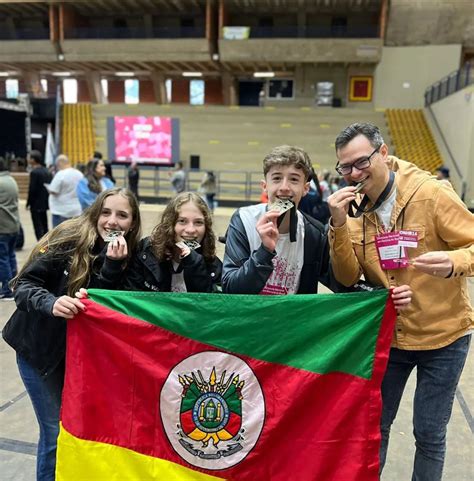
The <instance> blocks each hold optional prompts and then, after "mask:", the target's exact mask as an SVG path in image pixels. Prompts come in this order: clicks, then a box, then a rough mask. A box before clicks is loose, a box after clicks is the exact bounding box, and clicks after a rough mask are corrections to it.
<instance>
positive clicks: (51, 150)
mask: <svg viewBox="0 0 474 481" xmlns="http://www.w3.org/2000/svg"><path fill="white" fill-rule="evenodd" d="M55 161H56V144H55V142H54V135H53V130H52V129H51V124H48V130H47V132H46V148H45V153H44V162H45V164H46V167H51V166H52V165H54V163H55Z"/></svg>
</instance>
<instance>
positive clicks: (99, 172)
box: [94, 160, 105, 178]
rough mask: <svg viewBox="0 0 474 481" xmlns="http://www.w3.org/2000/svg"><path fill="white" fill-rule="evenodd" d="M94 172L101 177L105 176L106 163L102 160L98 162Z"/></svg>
mask: <svg viewBox="0 0 474 481" xmlns="http://www.w3.org/2000/svg"><path fill="white" fill-rule="evenodd" d="M94 174H95V175H96V176H97V177H99V178H102V177H105V164H104V162H103V161H102V160H99V162H97V165H96V167H95V169H94Z"/></svg>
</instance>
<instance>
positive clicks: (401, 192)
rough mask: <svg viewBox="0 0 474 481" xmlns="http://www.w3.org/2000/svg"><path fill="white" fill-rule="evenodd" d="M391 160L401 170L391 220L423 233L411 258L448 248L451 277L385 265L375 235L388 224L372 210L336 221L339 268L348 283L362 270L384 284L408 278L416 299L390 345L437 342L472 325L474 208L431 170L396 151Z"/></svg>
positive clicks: (333, 235) (334, 252)
mask: <svg viewBox="0 0 474 481" xmlns="http://www.w3.org/2000/svg"><path fill="white" fill-rule="evenodd" d="M388 164H389V165H390V168H391V169H392V170H393V171H394V172H396V176H395V183H396V188H397V195H396V200H395V206H394V208H393V211H392V217H391V227H392V229H394V230H401V229H403V230H414V231H417V232H418V247H416V248H408V249H407V251H408V257H409V258H411V259H412V258H414V257H416V256H418V255H420V254H423V253H425V252H430V251H448V254H449V257H450V258H451V260H452V261H453V264H454V271H453V273H452V275H451V276H450V277H449V278H447V279H443V278H439V277H434V276H431V275H428V274H424V273H423V272H421V271H418V270H416V269H415V268H414V267H412V266H409V267H407V268H405V269H395V270H389V271H383V270H382V269H381V267H380V264H379V259H378V255H377V250H376V248H375V242H374V236H375V235H376V234H377V233H378V232H382V223H381V222H380V221H379V219H378V218H376V216H375V214H374V213H373V212H372V213H369V214H363V215H362V216H360V217H359V218H357V219H355V218H349V217H348V219H347V222H346V224H345V225H343V226H341V227H339V228H332V227H331V228H330V235H329V243H330V248H331V262H332V266H333V269H334V274H335V276H336V278H337V279H338V280H339V281H340V282H342V283H343V284H344V285H347V286H349V285H352V284H354V283H355V282H356V281H357V280H359V278H360V276H361V275H362V274H364V276H365V278H366V280H368V281H370V282H371V283H373V284H377V285H384V286H385V287H395V286H400V285H403V284H408V285H409V286H410V287H411V289H412V291H413V297H412V302H411V304H410V306H409V307H408V308H407V309H405V310H403V311H401V312H400V314H399V315H398V318H397V323H396V327H395V334H394V338H393V342H392V346H394V347H397V348H399V349H407V350H426V349H437V348H440V347H443V346H447V345H448V344H451V343H452V342H454V341H455V340H456V339H458V338H459V337H461V336H462V335H464V334H465V333H466V332H467V330H468V329H469V328H472V324H473V311H472V306H471V302H470V300H469V294H468V289H467V280H466V277H468V276H472V275H474V215H473V214H471V213H470V212H469V211H468V210H467V208H466V206H465V205H464V204H463V203H462V201H461V200H460V198H459V197H458V195H457V194H456V193H455V192H454V190H453V189H452V188H451V187H450V186H448V185H446V184H445V183H442V182H439V181H437V180H436V179H435V178H434V177H433V176H431V175H430V174H429V173H428V172H425V171H422V170H420V169H418V168H417V167H416V166H414V165H413V164H411V163H409V162H406V161H403V160H399V159H397V158H396V157H392V156H389V157H388ZM364 245H365V248H364Z"/></svg>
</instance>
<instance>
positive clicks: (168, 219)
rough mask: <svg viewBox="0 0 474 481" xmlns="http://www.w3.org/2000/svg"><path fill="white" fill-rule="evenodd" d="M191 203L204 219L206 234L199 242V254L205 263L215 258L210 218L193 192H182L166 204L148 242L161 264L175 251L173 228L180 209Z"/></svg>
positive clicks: (214, 238) (205, 205)
mask: <svg viewBox="0 0 474 481" xmlns="http://www.w3.org/2000/svg"><path fill="white" fill-rule="evenodd" d="M188 202H192V203H193V204H194V205H195V206H196V207H197V208H198V209H199V210H200V211H201V213H202V215H203V217H204V226H205V227H206V232H205V234H204V238H203V240H202V241H201V254H202V256H203V257H204V259H205V260H206V261H207V262H212V261H213V260H214V258H215V256H216V237H215V235H214V231H213V229H212V216H211V213H210V212H209V208H208V207H207V204H206V203H205V202H204V200H203V199H202V197H200V196H199V195H197V194H195V193H194V192H182V193H181V194H178V195H177V196H176V197H174V198H173V199H171V200H170V201H169V202H168V205H167V206H166V208H165V210H164V211H163V215H162V217H161V221H160V223H159V224H158V225H157V226H156V227H155V228H154V229H153V232H152V233H151V235H150V241H151V246H152V250H153V253H154V254H155V256H156V258H157V259H158V260H159V261H160V262H162V261H165V260H167V259H169V258H170V256H171V255H172V253H173V252H174V251H175V250H176V246H175V244H176V234H175V232H174V228H175V226H176V223H177V222H178V217H179V211H180V209H181V207H182V206H183V205H184V204H186V203H188Z"/></svg>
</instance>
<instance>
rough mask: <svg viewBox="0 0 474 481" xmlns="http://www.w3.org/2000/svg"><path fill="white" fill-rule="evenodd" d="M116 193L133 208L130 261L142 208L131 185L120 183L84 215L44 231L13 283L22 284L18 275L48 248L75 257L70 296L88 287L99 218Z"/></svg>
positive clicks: (71, 269) (128, 244)
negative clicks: (103, 207)
mask: <svg viewBox="0 0 474 481" xmlns="http://www.w3.org/2000/svg"><path fill="white" fill-rule="evenodd" d="M112 195H121V196H123V197H125V198H126V199H127V200H128V202H129V204H130V208H131V210H132V219H133V223H132V229H131V230H130V231H129V232H128V233H127V234H126V236H125V239H126V241H127V247H128V259H127V262H128V260H129V259H130V257H131V255H132V254H133V253H134V252H135V250H136V246H137V245H138V241H139V240H140V238H141V218H140V209H139V206H138V201H137V199H136V197H135V196H134V195H133V193H132V192H130V191H129V190H128V189H123V188H121V187H116V188H113V189H108V190H105V191H103V192H102V193H101V194H99V196H98V197H97V199H96V200H95V202H94V203H93V204H92V205H91V206H90V207H89V208H88V209H87V210H86V211H84V212H83V213H82V214H81V215H80V216H78V217H75V218H73V219H69V220H66V221H64V222H62V223H61V224H59V225H58V226H57V227H56V228H54V229H53V230H51V231H49V232H48V233H47V234H46V235H44V236H43V237H42V238H41V239H40V241H39V242H38V244H37V245H36V247H35V248H34V249H33V250H32V251H31V253H30V255H29V257H28V259H27V261H26V262H25V264H24V265H23V267H22V268H21V270H20V272H19V273H18V275H17V276H16V277H15V278H14V279H13V280H12V287H15V286H16V285H17V284H18V279H19V278H20V277H21V276H22V274H23V272H24V271H25V269H26V267H28V266H29V265H30V264H31V263H32V262H34V260H35V259H36V258H37V257H38V255H39V254H40V253H44V252H46V251H47V252H49V253H52V255H56V254H57V255H59V256H61V257H62V256H66V257H70V258H71V263H70V266H69V276H68V282H67V293H68V295H69V296H73V295H74V294H75V293H76V292H77V291H78V290H79V289H80V288H81V287H87V285H88V284H89V280H90V275H91V273H92V266H93V265H94V261H95V260H96V258H97V257H98V255H97V254H93V250H94V246H95V245H96V243H97V240H98V239H99V233H98V232H97V222H98V220H99V217H100V214H101V213H102V206H103V204H104V202H105V199H107V197H110V196H112Z"/></svg>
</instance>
